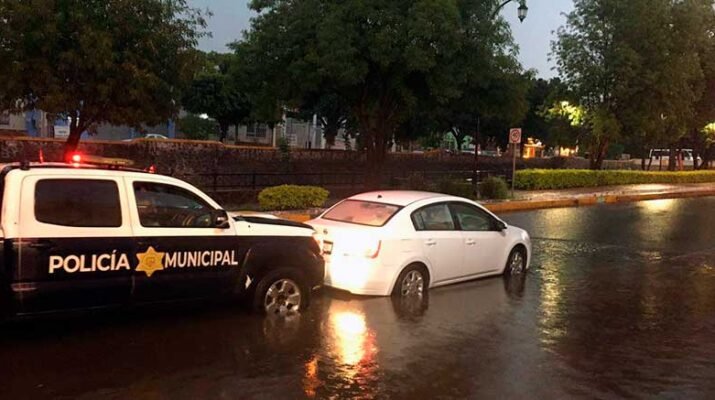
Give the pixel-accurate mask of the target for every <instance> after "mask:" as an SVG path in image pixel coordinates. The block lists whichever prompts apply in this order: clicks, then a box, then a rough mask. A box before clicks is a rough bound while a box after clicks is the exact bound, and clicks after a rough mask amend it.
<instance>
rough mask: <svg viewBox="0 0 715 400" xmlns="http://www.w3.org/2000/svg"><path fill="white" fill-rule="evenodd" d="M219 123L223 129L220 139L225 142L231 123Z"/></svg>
mask: <svg viewBox="0 0 715 400" xmlns="http://www.w3.org/2000/svg"><path fill="white" fill-rule="evenodd" d="M218 125H219V129H220V130H221V133H220V136H219V139H218V141H219V142H221V143H223V141H224V140H226V136H227V135H228V128H229V126H230V124H229V123H228V122H226V121H219V123H218Z"/></svg>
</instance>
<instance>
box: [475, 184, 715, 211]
mask: <svg viewBox="0 0 715 400" xmlns="http://www.w3.org/2000/svg"><path fill="white" fill-rule="evenodd" d="M707 196H715V187H714V188H713V189H708V190H689V191H675V192H662V193H644V194H600V195H587V196H580V197H576V198H562V199H552V200H524V201H505V202H501V203H491V204H484V207H486V208H487V209H488V210H489V211H491V212H515V211H529V210H539V209H545V208H560V207H586V206H593V205H596V204H617V203H632V202H636V201H646V200H659V199H676V198H687V197H707Z"/></svg>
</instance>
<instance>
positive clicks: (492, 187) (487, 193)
mask: <svg viewBox="0 0 715 400" xmlns="http://www.w3.org/2000/svg"><path fill="white" fill-rule="evenodd" d="M479 194H481V195H482V197H484V198H487V199H493V200H502V199H506V198H507V197H509V186H507V184H506V181H505V180H504V179H502V178H497V177H495V176H490V177H489V178H487V179H485V180H484V182H482V184H481V186H480V187H479Z"/></svg>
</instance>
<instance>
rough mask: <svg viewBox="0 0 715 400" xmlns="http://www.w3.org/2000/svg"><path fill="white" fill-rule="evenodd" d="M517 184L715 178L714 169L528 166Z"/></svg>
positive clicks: (541, 186)
mask: <svg viewBox="0 0 715 400" xmlns="http://www.w3.org/2000/svg"><path fill="white" fill-rule="evenodd" d="M515 179H516V180H515V181H514V186H515V187H516V188H517V189H521V190H546V189H569V188H582V187H598V186H613V185H635V184H644V183H666V184H667V183H708V182H715V171H684V172H649V171H615V170H613V171H593V170H582V169H570V170H566V169H561V170H558V169H557V170H545V169H527V170H521V171H517V172H516V177H515Z"/></svg>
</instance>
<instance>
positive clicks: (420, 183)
mask: <svg viewBox="0 0 715 400" xmlns="http://www.w3.org/2000/svg"><path fill="white" fill-rule="evenodd" d="M400 186H401V187H402V188H403V189H407V190H421V191H425V192H432V191H434V190H435V189H436V188H435V186H434V185H433V184H431V183H430V182H428V181H427V179H426V178H425V175H424V174H421V173H419V172H413V173H411V174H410V175H408V176H407V178H406V179H405V180H404V181H403V183H402V184H401V185H400Z"/></svg>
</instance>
